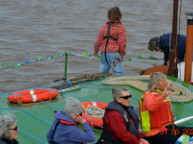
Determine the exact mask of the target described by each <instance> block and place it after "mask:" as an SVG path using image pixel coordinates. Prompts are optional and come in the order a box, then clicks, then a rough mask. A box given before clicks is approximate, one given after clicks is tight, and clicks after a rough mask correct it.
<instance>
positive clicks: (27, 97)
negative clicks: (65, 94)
mask: <svg viewBox="0 0 193 144" xmlns="http://www.w3.org/2000/svg"><path fill="white" fill-rule="evenodd" d="M58 93H59V92H58V91H57V90H56V89H52V88H43V89H31V90H24V91H19V92H15V93H12V94H10V95H9V96H8V97H7V99H8V101H9V102H11V103H33V102H40V101H47V100H51V99H54V98H56V97H57V95H58Z"/></svg>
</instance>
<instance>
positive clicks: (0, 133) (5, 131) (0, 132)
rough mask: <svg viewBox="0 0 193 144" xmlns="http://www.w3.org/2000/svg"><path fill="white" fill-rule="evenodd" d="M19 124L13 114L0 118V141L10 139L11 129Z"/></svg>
mask: <svg viewBox="0 0 193 144" xmlns="http://www.w3.org/2000/svg"><path fill="white" fill-rule="evenodd" d="M16 123H17V119H16V117H15V116H14V115H13V114H4V115H1V116H0V139H2V138H9V137H10V127H11V125H13V124H16Z"/></svg>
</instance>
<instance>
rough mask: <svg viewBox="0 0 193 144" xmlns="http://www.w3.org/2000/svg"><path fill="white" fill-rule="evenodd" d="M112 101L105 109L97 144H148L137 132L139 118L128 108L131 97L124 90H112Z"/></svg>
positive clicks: (130, 107) (126, 90)
mask: <svg viewBox="0 0 193 144" xmlns="http://www.w3.org/2000/svg"><path fill="white" fill-rule="evenodd" d="M112 96H113V99H114V101H113V102H111V103H109V104H108V106H107V107H106V112H105V115H104V122H103V131H102V134H101V137H100V139H99V140H98V142H97V144H148V142H147V141H146V140H144V139H143V138H142V137H143V134H142V133H141V132H139V131H138V128H139V117H138V115H137V114H136V113H135V112H134V110H133V107H132V106H130V101H131V97H132V95H131V94H130V93H129V91H128V89H126V88H117V89H113V90H112Z"/></svg>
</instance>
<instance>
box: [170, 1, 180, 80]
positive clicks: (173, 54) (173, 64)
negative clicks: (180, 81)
mask: <svg viewBox="0 0 193 144" xmlns="http://www.w3.org/2000/svg"><path fill="white" fill-rule="evenodd" d="M177 18H178V0H174V1H173V21H172V35H171V36H172V37H171V48H170V55H169V68H168V75H169V76H174V77H177V76H178V69H177V61H178V57H177V53H178V51H177V22H178V20H177Z"/></svg>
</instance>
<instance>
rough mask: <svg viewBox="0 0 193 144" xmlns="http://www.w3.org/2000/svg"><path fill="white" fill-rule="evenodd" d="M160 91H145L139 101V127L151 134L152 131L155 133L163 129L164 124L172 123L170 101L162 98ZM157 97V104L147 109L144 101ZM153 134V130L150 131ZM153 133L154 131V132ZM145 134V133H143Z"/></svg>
mask: <svg viewBox="0 0 193 144" xmlns="http://www.w3.org/2000/svg"><path fill="white" fill-rule="evenodd" d="M161 94H162V93H161V92H160V91H159V92H158V91H154V92H146V93H144V94H143V96H142V97H141V99H140V101H139V107H140V116H141V127H142V130H143V131H144V132H145V133H146V132H147V133H149V134H150V135H151V132H152V131H156V132H157V133H158V132H160V131H161V130H163V128H164V127H165V126H166V125H169V124H173V123H174V118H173V114H172V110H171V103H170V100H169V99H167V98H166V99H162V97H161ZM155 99H157V100H158V102H157V105H156V106H155V108H154V107H151V110H148V109H147V106H146V107H145V106H144V105H146V102H149V101H152V100H155ZM152 134H153V132H152ZM154 134H155V133H154ZM145 135H146V134H145Z"/></svg>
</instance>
